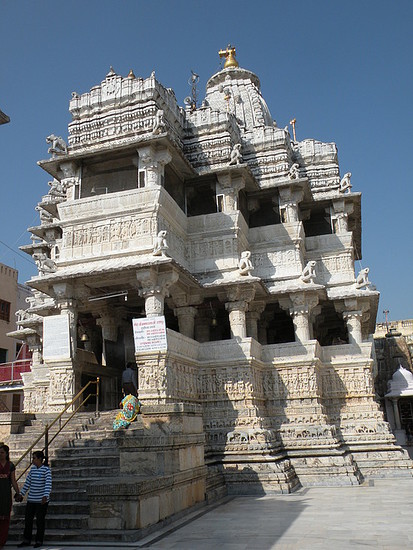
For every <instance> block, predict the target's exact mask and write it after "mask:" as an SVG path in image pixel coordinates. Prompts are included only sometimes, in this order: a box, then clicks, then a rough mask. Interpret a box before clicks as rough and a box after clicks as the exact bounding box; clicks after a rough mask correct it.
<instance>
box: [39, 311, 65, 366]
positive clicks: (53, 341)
mask: <svg viewBox="0 0 413 550" xmlns="http://www.w3.org/2000/svg"><path fill="white" fill-rule="evenodd" d="M70 356H71V354H70V330H69V316H68V315H52V316H50V317H44V319H43V359H46V360H47V359H70Z"/></svg>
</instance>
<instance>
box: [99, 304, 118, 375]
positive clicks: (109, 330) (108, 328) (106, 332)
mask: <svg viewBox="0 0 413 550" xmlns="http://www.w3.org/2000/svg"><path fill="white" fill-rule="evenodd" d="M96 324H97V325H98V326H99V327H101V329H102V365H103V366H106V365H107V352H106V340H109V341H111V342H116V341H117V339H118V327H119V323H118V321H117V319H116V318H114V317H113V316H112V315H110V313H109V312H108V313H103V312H100V317H99V319H96Z"/></svg>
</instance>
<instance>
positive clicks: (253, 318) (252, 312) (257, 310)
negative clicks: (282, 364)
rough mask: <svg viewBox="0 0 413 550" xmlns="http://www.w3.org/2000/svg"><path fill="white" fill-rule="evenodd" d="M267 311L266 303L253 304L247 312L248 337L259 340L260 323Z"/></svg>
mask: <svg viewBox="0 0 413 550" xmlns="http://www.w3.org/2000/svg"><path fill="white" fill-rule="evenodd" d="M264 309H265V302H251V303H250V305H249V308H248V312H247V336H249V337H250V338H254V340H257V342H258V341H260V340H259V337H258V321H259V319H260V318H261V314H262V312H263V311H264Z"/></svg>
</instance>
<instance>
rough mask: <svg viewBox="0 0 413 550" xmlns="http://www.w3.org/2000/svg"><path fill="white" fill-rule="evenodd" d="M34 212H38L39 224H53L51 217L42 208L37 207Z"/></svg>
mask: <svg viewBox="0 0 413 550" xmlns="http://www.w3.org/2000/svg"><path fill="white" fill-rule="evenodd" d="M35 210H37V211H38V212H39V215H40V222H41V223H52V222H53V216H52V214H50V213H49V212H47V210H45V209H44V208H42V207H41V206H39V205H37V206H36V207H35Z"/></svg>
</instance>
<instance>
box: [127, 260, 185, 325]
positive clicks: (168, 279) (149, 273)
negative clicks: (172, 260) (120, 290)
mask: <svg viewBox="0 0 413 550" xmlns="http://www.w3.org/2000/svg"><path fill="white" fill-rule="evenodd" d="M136 277H137V279H138V280H139V281H140V283H141V288H140V290H139V295H140V296H142V297H143V298H145V313H146V317H157V316H159V315H163V312H164V306H165V298H166V297H167V296H169V287H170V286H172V285H173V284H174V283H176V282H177V280H178V279H179V274H178V272H177V271H176V270H174V269H172V270H171V271H169V272H165V273H158V272H157V270H156V269H154V268H150V269H143V270H141V271H138V272H137V273H136Z"/></svg>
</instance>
